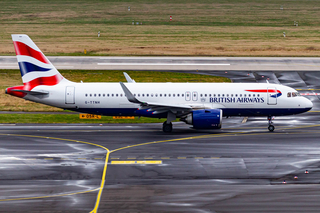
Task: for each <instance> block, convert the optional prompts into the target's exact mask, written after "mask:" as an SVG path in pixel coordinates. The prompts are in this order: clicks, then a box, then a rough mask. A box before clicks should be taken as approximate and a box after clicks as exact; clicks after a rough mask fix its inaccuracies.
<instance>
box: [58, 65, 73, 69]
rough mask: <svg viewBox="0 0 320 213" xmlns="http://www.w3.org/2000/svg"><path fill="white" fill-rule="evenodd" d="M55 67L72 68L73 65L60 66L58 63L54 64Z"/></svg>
mask: <svg viewBox="0 0 320 213" xmlns="http://www.w3.org/2000/svg"><path fill="white" fill-rule="evenodd" d="M55 66H56V67H57V68H61V69H63V68H74V66H60V65H55Z"/></svg>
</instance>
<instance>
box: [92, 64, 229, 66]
mask: <svg viewBox="0 0 320 213" xmlns="http://www.w3.org/2000/svg"><path fill="white" fill-rule="evenodd" d="M98 65H100V66H108V65H109V66H110V65H114V66H119V65H125V66H135V65H137V66H155V65H160V66H230V64H177V63H175V64H174V63H172V64H163V63H98Z"/></svg>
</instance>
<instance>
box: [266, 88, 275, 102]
mask: <svg viewBox="0 0 320 213" xmlns="http://www.w3.org/2000/svg"><path fill="white" fill-rule="evenodd" d="M267 94H268V97H267V99H268V100H267V101H268V104H269V105H276V104H277V88H274V87H273V88H268V93H267Z"/></svg>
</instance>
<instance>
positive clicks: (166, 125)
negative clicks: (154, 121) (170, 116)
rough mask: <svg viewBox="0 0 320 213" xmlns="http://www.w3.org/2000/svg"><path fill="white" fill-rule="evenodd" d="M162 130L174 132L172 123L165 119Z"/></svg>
mask: <svg viewBox="0 0 320 213" xmlns="http://www.w3.org/2000/svg"><path fill="white" fill-rule="evenodd" d="M162 130H163V132H172V123H171V122H170V123H167V121H165V122H164V123H163V126H162Z"/></svg>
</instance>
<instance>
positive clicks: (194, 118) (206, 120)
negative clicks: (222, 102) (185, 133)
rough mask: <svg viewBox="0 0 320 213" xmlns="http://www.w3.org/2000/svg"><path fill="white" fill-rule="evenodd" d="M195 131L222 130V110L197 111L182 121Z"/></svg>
mask: <svg viewBox="0 0 320 213" xmlns="http://www.w3.org/2000/svg"><path fill="white" fill-rule="evenodd" d="M181 120H182V121H184V122H186V123H187V124H191V125H193V127H194V128H195V129H220V128H221V123H222V110H221V109H202V110H195V111H192V112H191V113H190V114H188V115H187V116H186V117H184V118H182V119H181Z"/></svg>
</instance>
